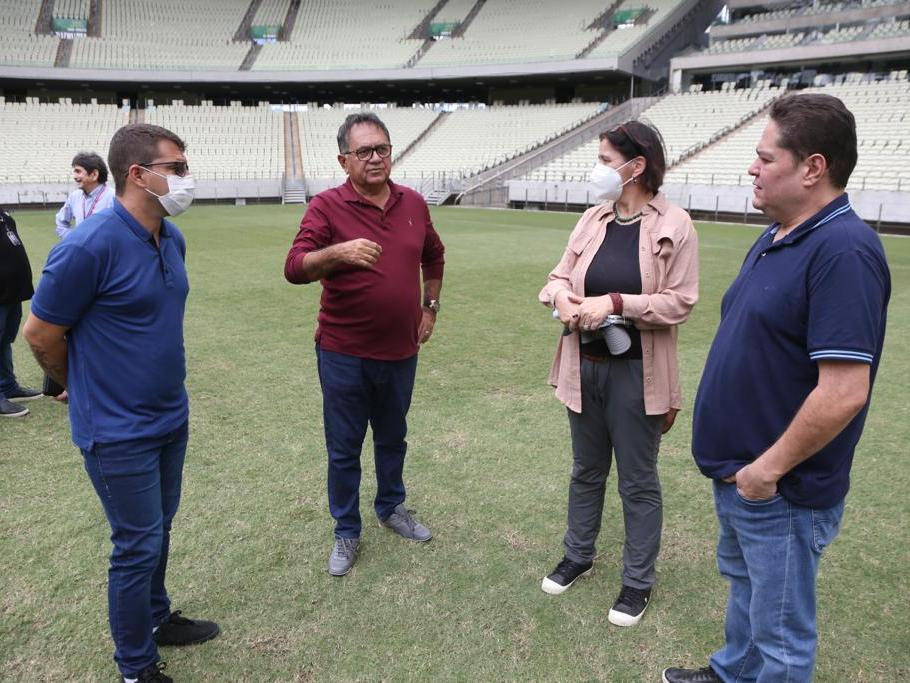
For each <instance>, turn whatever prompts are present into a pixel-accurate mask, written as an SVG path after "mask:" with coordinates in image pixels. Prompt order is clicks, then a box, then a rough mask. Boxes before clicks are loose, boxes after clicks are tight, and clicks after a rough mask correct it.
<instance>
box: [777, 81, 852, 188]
mask: <svg viewBox="0 0 910 683" xmlns="http://www.w3.org/2000/svg"><path fill="white" fill-rule="evenodd" d="M771 120H772V121H774V123H776V124H777V127H778V130H779V133H778V136H777V145H778V147H783V148H784V149H786V150H789V151H790V152H792V153H793V155H794V156H795V157H796V158H797V160H799V161H803V160H804V159H806V158H808V157H810V156H811V155H813V154H821V155H822V156H823V157H825V161H826V162H827V163H828V176H829V177H830V179H831V184H832V185H834V186H835V187H838V188H840V189H843V188H845V187H847V182H848V181H849V180H850V174H851V173H853V169H854V168H855V167H856V156H857V153H856V119H855V118H854V117H853V114H851V113H850V110H849V109H847V107H846V106H844V103H843V102H841V101H840V100H839V99H838V98H836V97H833V96H831V95H820V94H804V95H787V96H785V97H782V98H780V99H779V100H777V101H776V102H775V103H774V104H773V105H771Z"/></svg>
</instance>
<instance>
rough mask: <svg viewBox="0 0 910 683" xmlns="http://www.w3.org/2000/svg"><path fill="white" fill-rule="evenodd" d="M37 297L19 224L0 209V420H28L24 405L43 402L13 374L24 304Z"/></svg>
mask: <svg viewBox="0 0 910 683" xmlns="http://www.w3.org/2000/svg"><path fill="white" fill-rule="evenodd" d="M34 293H35V290H34V288H33V287H32V267H31V265H30V264H29V262H28V254H27V253H26V252H25V245H23V244H22V240H21V239H20V237H19V231H18V230H17V228H16V221H14V220H13V217H12V216H10V215H9V214H8V213H6V211H4V210H3V209H0V417H25V416H26V415H28V408H26V407H25V406H24V405H21V402H23V401H31V400H33V399H36V398H41V392H40V391H38V390H37V389H29V388H28V387H23V386H21V385H20V384H19V382H18V381H17V380H16V374H15V373H14V372H13V342H14V341H16V334H17V333H18V332H19V323H20V322H22V302H23V301H28V300H29V299H31V298H32V294H34Z"/></svg>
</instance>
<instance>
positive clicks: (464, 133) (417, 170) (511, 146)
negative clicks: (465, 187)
mask: <svg viewBox="0 0 910 683" xmlns="http://www.w3.org/2000/svg"><path fill="white" fill-rule="evenodd" d="M597 111H598V108H597V107H596V106H595V105H593V104H556V105H526V106H513V107H487V108H484V109H458V110H456V111H453V112H451V113H450V114H447V115H446V116H445V118H444V119H442V120H441V121H440V122H439V124H438V125H437V126H435V127H434V129H433V130H432V132H431V133H430V134H429V135H427V137H426V138H425V139H424V140H423V141H422V142H421V143H420V144H419V145H417V146H416V147H415V149H414V150H413V151H412V152H411V153H410V154H408V155H407V156H406V157H405V158H404V159H403V160H401V161H400V162H399V163H398V164H397V168H396V171H395V172H396V174H398V175H400V176H407V177H419V176H429V175H436V176H439V175H441V174H445V175H446V176H447V177H466V176H470V175H474V174H476V173H479V172H481V171H483V170H485V169H487V168H489V167H491V166H494V165H496V164H499V163H502V162H504V161H506V160H507V159H510V158H512V157H514V156H516V155H517V154H521V153H523V152H525V151H527V150H529V149H532V148H533V147H536V146H537V145H540V144H542V143H544V142H546V141H547V140H551V139H553V138H555V137H557V136H558V135H560V134H562V133H563V132H565V131H567V130H569V129H571V128H574V127H575V126H577V125H579V124H580V123H582V122H583V121H586V120H587V119H589V118H590V117H591V116H594V115H595V114H596V113H597Z"/></svg>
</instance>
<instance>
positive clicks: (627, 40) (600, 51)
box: [587, 0, 681, 57]
mask: <svg viewBox="0 0 910 683" xmlns="http://www.w3.org/2000/svg"><path fill="white" fill-rule="evenodd" d="M680 3H681V0H647V1H644V0H623V2H622V4H620V6H619V7H618V8H617V10H616V11H615V12H614V18H615V17H617V16H619V17H623V16H627V17H630V19H631V21H632V22H633V23H626V24H619V25H618V26H617V28H616V29H615V30H613V31H610V32H609V33H608V34H607V37H606V38H605V39H604V41H603V42H602V43H600V44H599V45H598V46H597V47H595V48H594V49H593V50H592V51H591V52H590V54H588V55H587V56H588V57H611V56H614V55H621V54H623V53H624V52H625V51H626V50H628V49H629V48H631V47H632V46H633V45H634V44H635V43H637V42H639V41H641V40H644V39H646V38H647V37H648V36H649V35H650V34H651V32H652V31H653V30H654V28H655V27H656V26H657V24H658V23H659V21H660V20H661V19H663V17H664V16H665V15H667V14H669V13H670V12H671V11H673V10H674V9H676V7H677V6H679V5H680Z"/></svg>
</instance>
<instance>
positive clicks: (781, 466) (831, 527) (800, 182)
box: [663, 94, 891, 683]
mask: <svg viewBox="0 0 910 683" xmlns="http://www.w3.org/2000/svg"><path fill="white" fill-rule="evenodd" d="M757 154H758V158H757V159H756V160H755V161H754V162H753V163H752V165H751V166H750V168H749V173H750V175H752V176H753V178H754V182H753V185H754V199H753V204H754V206H755V207H756V208H758V209H761V210H762V211H764V212H765V213H766V214H767V215H768V216H769V217H770V218H771V219H772V220H773V221H774V222H773V223H772V224H771V226H770V227H769V228H768V230H766V231H765V232H764V233H763V234H762V235H761V236H760V237H759V238H758V241H757V242H756V243H755V244H754V245H753V247H752V249H751V250H750V251H749V253H748V255H747V256H746V259H745V262H744V263H743V266H742V269H741V271H740V273H739V275H738V276H737V278H736V279H735V280H734V282H733V284H732V285H731V286H730V289H729V290H728V291H727V293H726V294H725V295H724V298H723V302H722V305H721V320H720V325H719V327H718V330H717V335H716V336H715V338H714V343H713V344H712V346H711V350H710V352H709V354H708V360H707V363H706V365H705V370H704V374H703V376H702V379H701V384H700V386H699V389H698V395H697V397H696V401H695V412H694V418H693V419H694V423H693V437H692V451H693V454H694V456H695V461H696V463H697V464H698V466H699V468H700V469H701V471H702V473H703V474H705V476H707V477H710V478H711V479H713V480H714V500H715V508H716V511H717V517H718V521H719V526H720V538H719V541H718V546H717V564H718V568H719V569H720V572H721V574H722V575H723V576H724V577H726V578H727V580H728V581H729V582H730V595H729V600H728V604H727V614H726V623H725V629H724V635H725V643H724V646H723V647H722V648H721V649H720V650H719V651H717V652H715V653H714V654H713V655H712V656H711V658H710V666H709V667H706V668H702V669H697V670H694V669H676V668H671V669H667V670H665V671H664V673H663V680H664V681H665V682H666V683H683V682H685V683H711V682H713V681H725V682H729V681H757V682H759V683H771V682H772V681H774V682H777V681H790V682H791V683H797V682H801V681H810V680H811V678H812V672H813V670H814V666H815V652H816V645H817V640H818V637H817V633H816V621H815V612H816V610H815V607H816V606H815V583H816V576H817V572H818V563H819V559H820V558H821V554H822V551H823V550H824V548H825V546H827V545H828V544H829V543H831V542H832V541H833V540H834V538H835V536H836V535H837V532H838V529H839V526H840V521H841V516H842V514H843V510H844V498H845V496H846V495H847V489H848V488H849V483H850V466H851V464H852V461H853V453H854V450H855V448H856V444H857V442H858V441H859V438H860V435H861V434H862V430H863V423H864V422H865V418H866V412H867V410H868V406H869V395H870V390H871V387H872V384H873V381H874V379H875V372H876V369H877V368H878V363H879V360H880V359H881V354H882V344H883V341H884V336H885V318H886V309H887V304H888V299H889V297H890V293H891V278H890V274H889V271H888V264H887V262H886V260H885V254H884V250H883V249H882V244H881V241H880V240H879V239H878V236H877V235H876V234H875V233H874V232H873V231H872V230H871V229H870V228H869V226H868V225H866V224H865V223H864V222H863V221H862V220H861V219H860V218H859V217H858V216H857V215H856V213H854V211H853V209H852V208H851V206H850V203H849V200H848V198H847V195H846V194H845V192H844V188H845V187H846V185H847V181H848V179H849V177H850V173H851V172H852V171H853V168H854V166H855V165H856V157H857V153H856V126H855V122H854V118H853V115H852V114H851V113H850V112H849V111H848V110H847V109H846V107H844V105H843V103H842V102H841V101H840V100H838V99H837V98H834V97H831V96H829V95H814V94H813V95H808V94H807V95H794V96H789V97H785V98H783V99H781V100H778V101H777V102H775V104H774V105H773V106H772V108H771V119H770V121H769V123H768V125H767V127H766V128H765V130H764V133H763V134H762V137H761V140H760V141H759V144H758V149H757Z"/></svg>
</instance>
